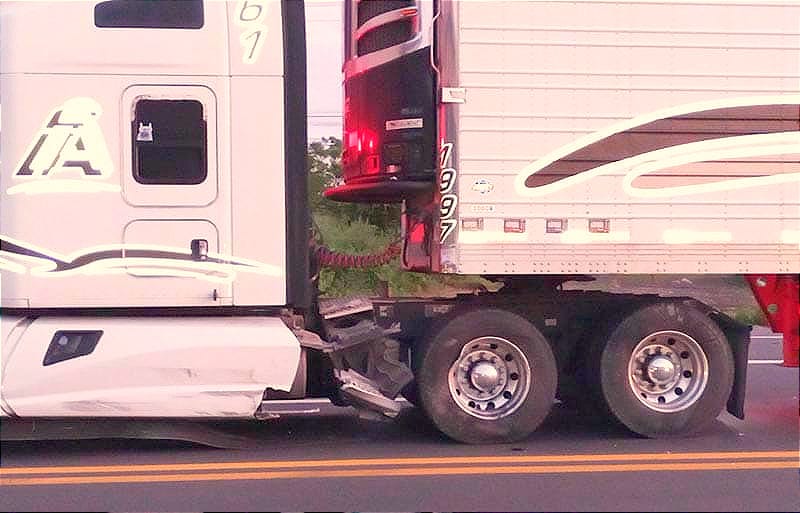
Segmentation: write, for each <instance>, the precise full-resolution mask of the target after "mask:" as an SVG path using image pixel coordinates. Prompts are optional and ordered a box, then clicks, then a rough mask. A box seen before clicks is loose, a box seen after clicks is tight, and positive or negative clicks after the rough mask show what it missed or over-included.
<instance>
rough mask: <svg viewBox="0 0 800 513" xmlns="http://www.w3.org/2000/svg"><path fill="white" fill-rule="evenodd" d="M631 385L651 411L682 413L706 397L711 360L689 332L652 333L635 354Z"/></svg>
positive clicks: (629, 375) (629, 378)
mask: <svg viewBox="0 0 800 513" xmlns="http://www.w3.org/2000/svg"><path fill="white" fill-rule="evenodd" d="M628 384H629V385H630V389H631V392H633V394H634V396H635V397H636V398H637V399H638V400H639V401H640V402H641V403H642V404H644V405H645V406H646V407H647V408H649V409H651V410H654V411H657V412H661V413H675V412H678V411H682V410H685V409H686V408H689V407H690V406H692V405H693V404H695V403H696V402H697V401H698V400H699V399H700V398H701V397H702V396H703V393H704V392H705V389H706V385H707V384H708V359H707V358H706V354H705V352H704V351H703V348H702V347H701V346H700V344H699V343H698V342H697V341H696V340H695V339H693V338H692V337H690V336H689V335H687V334H686V333H682V332H679V331H659V332H656V333H652V334H650V335H648V336H647V337H645V338H644V339H642V340H641V341H640V342H639V343H638V344H637V345H636V347H634V349H633V352H632V353H631V356H630V360H629V361H628Z"/></svg>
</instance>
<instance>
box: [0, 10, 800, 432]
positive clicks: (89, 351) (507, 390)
mask: <svg viewBox="0 0 800 513" xmlns="http://www.w3.org/2000/svg"><path fill="white" fill-rule="evenodd" d="M344 15H345V27H344V29H345V63H344V73H345V76H344V80H345V81H344V88H345V104H344V116H345V119H344V126H345V134H344V146H345V152H344V155H343V165H344V170H345V183H344V184H343V185H341V186H340V187H337V188H335V189H332V190H330V191H329V192H328V193H327V194H328V195H329V196H330V197H331V198H333V199H336V200H343V201H370V202H402V203H403V206H404V209H403V210H404V214H403V226H402V233H403V244H402V250H401V262H402V265H403V267H404V268H406V269H408V270H414V271H425V272H440V273H464V274H481V275H484V276H488V277H491V278H494V279H497V280H500V281H503V282H504V286H503V287H502V289H501V290H500V292H498V293H488V292H487V293H483V294H477V295H470V296H468V297H457V298H449V299H448V298H443V299H425V300H423V299H415V298H404V299H383V300H376V301H375V302H374V319H373V321H365V322H360V323H357V324H353V325H351V326H347V325H346V324H342V323H339V324H338V325H336V326H334V325H331V324H330V323H328V322H326V321H325V320H324V319H322V318H321V316H320V315H319V309H318V305H317V300H316V296H317V294H316V289H315V287H316V285H315V277H316V276H317V275H318V269H319V266H320V265H322V264H325V263H326V261H327V260H329V259H328V258H327V255H328V253H327V252H321V251H319V250H318V248H316V247H315V246H314V245H310V244H309V239H310V222H309V211H308V202H307V190H306V179H307V176H306V175H307V169H306V104H305V91H306V69H305V51H306V50H305V33H304V9H303V2H301V1H295V0H241V1H237V2H233V1H231V2H221V1H219V2H218V1H203V0H180V1H174V0H162V1H157V2H141V1H130V0H105V1H99V2H98V1H93V2H92V1H82V2H57V1H54V2H26V1H9V2H2V4H0V34H2V37H1V38H0V104H2V106H3V117H4V121H5V126H4V127H3V130H2V134H1V135H0V137H1V138H0V146H1V147H2V161H1V163H0V272H2V274H1V275H0V276H1V277H2V282H0V285H1V290H2V303H1V305H0V306H1V307H2V312H1V315H0V328H1V333H0V343H2V351H1V354H0V358H2V360H0V384H1V386H0V415H3V416H4V417H7V418H18V419H39V418H94V419H98V418H162V419H163V418H191V419H216V418H253V417H256V418H271V417H274V416H276V415H281V414H283V413H285V412H287V411H291V410H292V409H293V408H292V406H291V404H292V403H291V400H293V399H301V398H306V397H329V398H331V399H332V400H333V401H334V402H335V403H336V404H342V405H346V404H350V405H353V406H356V407H358V408H361V409H365V410H371V411H373V412H377V413H379V414H383V415H386V416H390V417H391V416H394V415H396V414H397V412H398V411H399V410H400V408H401V407H400V405H399V403H398V401H397V400H396V399H397V397H398V395H399V394H401V393H402V394H403V395H405V396H407V397H408V398H409V399H410V400H411V401H412V402H415V403H417V404H418V405H419V406H420V407H421V408H422V409H423V410H424V412H425V413H426V414H427V415H428V416H429V417H430V419H431V420H432V421H433V422H434V423H435V424H436V425H437V426H438V427H439V428H440V429H441V430H442V431H443V432H444V433H446V434H448V435H449V436H451V437H452V438H454V439H457V440H460V441H464V442H474V443H479V442H502V441H510V440H517V439H520V438H523V437H525V436H527V435H528V434H530V433H531V432H533V431H534V430H535V429H536V427H537V426H538V425H539V424H540V423H541V422H542V420H543V419H544V418H545V416H546V415H547V413H548V412H549V411H550V409H551V407H552V405H553V404H554V399H555V398H556V396H557V395H558V396H559V397H560V398H562V399H563V400H576V401H577V402H579V403H580V404H582V405H584V406H589V407H593V408H595V409H596V410H597V411H599V412H601V413H603V414H605V415H607V416H608V417H609V419H611V420H613V421H616V422H619V423H621V424H623V425H624V426H626V427H627V428H629V429H630V430H631V431H633V432H635V433H639V434H641V435H645V436H672V435H677V434H683V433H688V432H692V431H695V430H698V429H701V428H702V427H703V426H704V425H706V424H707V423H708V422H710V421H711V420H713V419H714V418H716V416H717V415H718V414H719V413H720V411H721V410H722V409H723V408H725V407H726V406H727V409H728V411H730V412H731V413H733V414H735V415H738V416H740V417H741V416H743V414H744V412H743V404H744V389H745V388H744V387H745V381H746V368H747V351H748V343H749V331H748V328H747V327H746V326H742V325H740V324H738V323H736V322H734V321H733V320H732V319H730V318H728V317H727V316H725V315H723V314H722V313H720V312H718V311H715V310H714V309H713V308H710V307H708V306H706V305H703V304H702V303H700V302H698V301H695V300H693V299H691V298H688V297H687V298H660V297H658V296H652V295H633V294H610V293H603V292H581V291H565V290H562V288H561V284H563V283H564V282H566V281H570V280H576V279H577V280H581V279H588V276H590V275H596V274H615V273H619V274H632V273H680V274H687V273H700V274H705V273H738V274H745V275H747V276H748V277H749V279H750V280H751V283H752V285H753V288H754V290H755V291H756V294H757V297H758V298H759V301H761V302H762V303H763V304H764V307H765V313H766V314H767V316H768V318H769V320H770V322H771V323H773V326H774V327H775V328H776V329H779V330H782V331H784V334H785V337H786V338H787V340H788V342H789V343H787V347H789V348H790V350H789V351H787V354H788V355H789V356H788V357H787V358H786V361H787V363H792V358H791V356H792V355H794V357H795V358H796V352H797V349H796V346H793V345H792V344H796V340H797V333H796V330H797V296H796V290H797V274H798V273H800V188H799V187H800V162H798V160H799V159H800V94H798V91H799V90H800V87H798V86H799V85H800V78H799V77H800V70H799V69H798V66H800V27H798V25H797V23H796V20H797V19H800V6H798V5H797V4H796V3H789V2H786V3H782V2H769V3H766V2H752V3H746V2H740V1H727V2H708V3H703V2H696V1H695V2H683V1H675V2H668V3H659V2H651V1H645V0H641V1H617V2H609V1H593V0H592V1H589V0H587V1H585V2H561V1H550V2H518V1H510V2H500V1H495V0H492V1H485V2H478V1H464V2H456V1H449V0H361V1H356V0H346V1H345V3H344ZM792 20H794V22H793V21H792ZM363 260H364V261H370V259H363ZM374 260H375V259H372V260H371V261H374ZM350 261H353V260H352V259H351V260H350ZM793 341H794V342H793ZM287 404H288V405H289V406H288V407H287Z"/></svg>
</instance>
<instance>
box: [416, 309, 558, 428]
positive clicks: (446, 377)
mask: <svg viewBox="0 0 800 513" xmlns="http://www.w3.org/2000/svg"><path fill="white" fill-rule="evenodd" d="M416 367H417V390H418V394H419V402H420V405H421V406H422V408H423V410H424V411H425V413H426V414H427V415H428V417H429V418H430V419H431V420H432V421H433V423H434V424H435V425H436V427H438V428H439V430H441V431H442V432H443V433H445V434H446V435H448V436H449V437H451V438H453V439H455V440H458V441H460V442H465V443H503V442H513V441H517V440H521V439H523V438H525V437H527V436H528V435H530V434H531V433H532V432H533V431H534V430H535V429H536V428H537V427H539V425H540V424H541V423H542V421H543V420H544V419H545V417H546V416H547V414H548V413H549V412H550V409H551V408H552V406H553V403H554V400H555V391H556V382H557V379H558V375H557V373H558V371H557V368H556V361H555V356H554V355H553V351H552V348H551V347H550V344H548V342H547V340H545V338H544V337H543V336H542V334H541V333H539V331H538V330H537V329H536V328H535V327H534V326H533V325H532V324H531V323H529V322H528V321H526V320H525V319H524V318H522V317H520V316H518V315H516V314H513V313H511V312H507V311H503V310H498V309H488V308H487V309H480V310H473V311H470V312H467V313H463V314H460V315H457V316H456V317H453V318H451V319H449V320H447V321H445V323H444V325H441V326H440V327H439V329H438V330H436V331H435V332H434V333H433V334H432V336H431V337H430V338H429V339H428V340H426V341H425V342H424V343H423V344H422V345H421V347H420V348H419V351H418V352H417V365H416Z"/></svg>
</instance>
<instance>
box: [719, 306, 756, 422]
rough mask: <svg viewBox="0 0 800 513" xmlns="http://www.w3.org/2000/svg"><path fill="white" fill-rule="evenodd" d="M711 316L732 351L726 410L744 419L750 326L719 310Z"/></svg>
mask: <svg viewBox="0 0 800 513" xmlns="http://www.w3.org/2000/svg"><path fill="white" fill-rule="evenodd" d="M709 317H711V318H712V319H713V320H714V321H715V322H716V323H717V325H718V326H719V328H720V329H721V330H722V332H723V333H724V334H725V337H726V338H727V339H728V343H729V344H730V345H731V350H732V351H733V362H734V377H733V389H732V390H731V395H730V397H729V398H728V405H727V410H728V412H729V413H730V414H731V415H733V416H734V417H737V418H740V419H743V420H744V399H745V390H746V387H747V359H748V356H749V353H750V331H751V329H752V328H751V326H747V325H745V324H742V323H740V322H738V321H736V320H734V319H732V318H730V317H729V316H727V315H725V314H723V313H720V312H710V313H709Z"/></svg>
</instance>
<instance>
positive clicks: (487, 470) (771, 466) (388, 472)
mask: <svg viewBox="0 0 800 513" xmlns="http://www.w3.org/2000/svg"><path fill="white" fill-rule="evenodd" d="M796 468H800V462H798V461H797V460H796V459H793V460H783V461H721V462H704V463H638V464H636V463H634V464H627V463H619V464H592V465H539V466H521V467H519V466H513V467H511V466H480V465H476V466H469V467H409V468H377V469H349V470H288V471H273V472H216V473H205V474H127V475H126V474H123V475H106V476H62V477H24V478H0V485H2V486H30V485H74V484H109V483H168V482H192V481H243V480H274V479H322V478H337V477H338V478H355V477H409V476H459V475H474V474H480V475H491V474H517V475H524V474H564V473H585V472H596V473H604V472H654V471H657V472H663V471H672V472H675V471H700V470H705V471H708V470H775V469H796Z"/></svg>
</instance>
